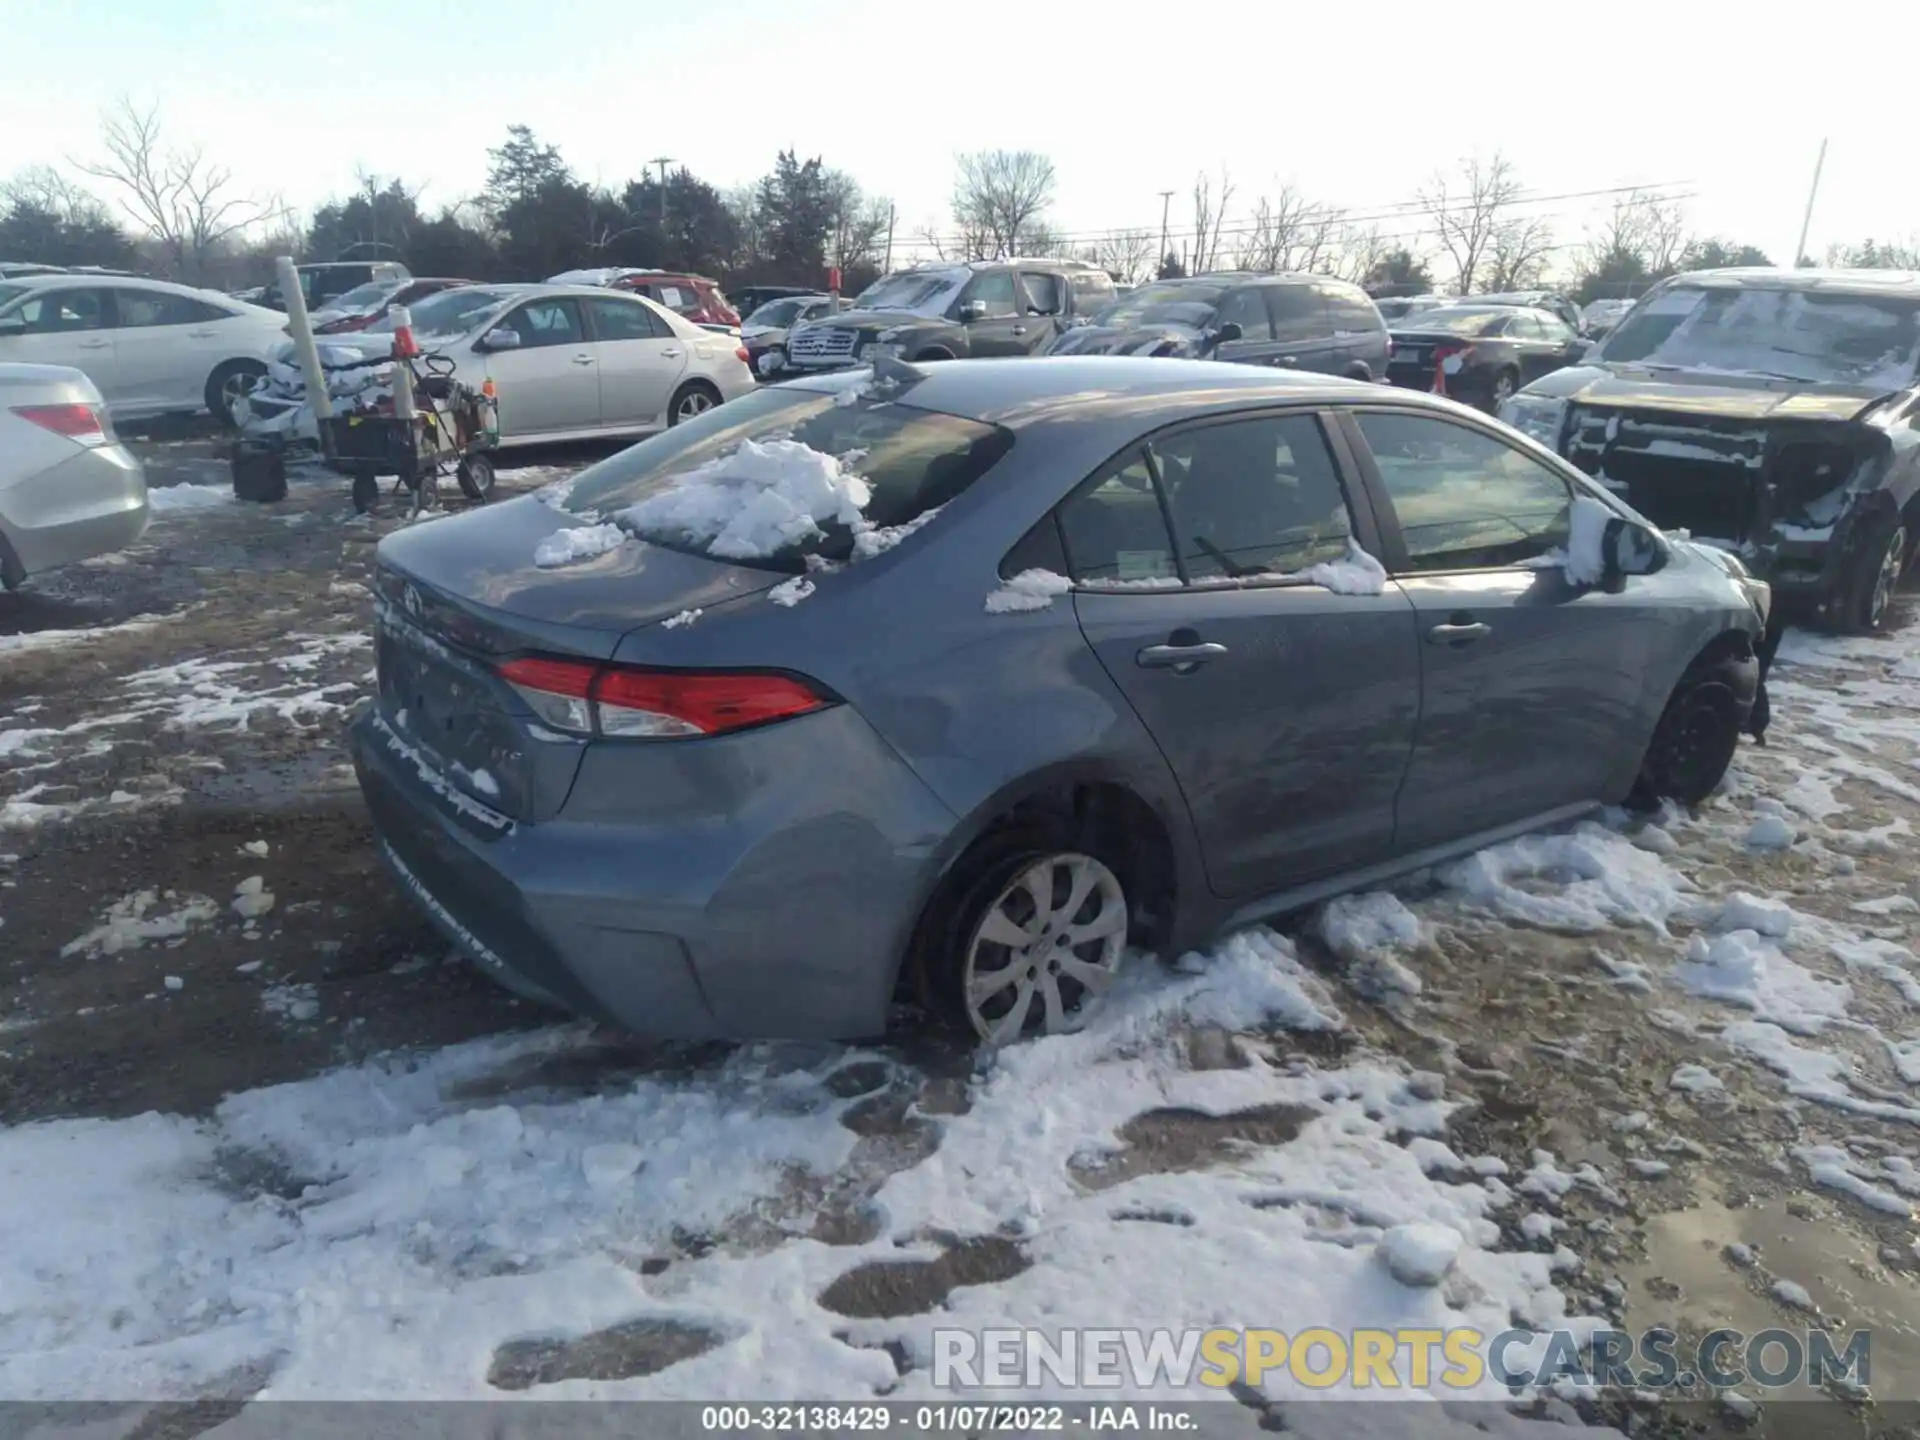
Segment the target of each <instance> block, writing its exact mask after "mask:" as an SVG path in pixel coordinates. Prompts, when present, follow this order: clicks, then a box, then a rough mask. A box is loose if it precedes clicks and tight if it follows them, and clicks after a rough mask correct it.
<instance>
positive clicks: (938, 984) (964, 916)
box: [913, 825, 1134, 1044]
mask: <svg viewBox="0 0 1920 1440" xmlns="http://www.w3.org/2000/svg"><path fill="white" fill-rule="evenodd" d="M1110 849H1111V847H1108V846H1103V845H1101V844H1100V843H1099V841H1098V840H1097V839H1096V838H1094V837H1091V836H1086V835H1076V834H1073V833H1071V830H1070V827H1065V826H1062V827H1057V828H1056V827H1053V826H1041V825H1023V826H1017V827H1013V826H1010V827H1007V828H1004V829H1000V830H996V831H989V832H988V833H987V834H986V835H985V836H983V837H982V838H981V839H979V840H978V841H976V842H975V843H974V845H973V847H972V849H970V850H969V851H968V852H967V854H966V855H965V856H963V857H962V859H961V861H960V863H959V864H958V865H956V866H955V867H954V870H953V872H952V874H951V875H950V876H949V877H948V881H947V883H946V884H945V885H943V886H942V887H941V893H940V894H938V895H937V896H936V897H935V899H934V901H933V902H932V903H931V904H929V906H928V907H927V913H926V915H924V916H923V917H922V920H921V925H920V928H919V931H918V935H917V938H916V944H915V953H914V956H913V961H914V969H913V979H914V984H915V990H916V994H917V998H918V999H919V1000H920V1003H921V1004H922V1005H923V1006H924V1007H925V1008H926V1009H927V1010H928V1011H930V1012H931V1013H932V1014H934V1015H935V1016H936V1017H938V1018H939V1019H940V1020H941V1021H942V1022H944V1023H946V1024H948V1025H951V1026H953V1027H954V1028H956V1029H958V1030H960V1031H962V1032H963V1033H966V1034H968V1035H970V1036H971V1037H972V1038H974V1039H975V1040H988V1039H989V1037H988V1035H987V1033H986V1029H985V1028H984V1027H985V1025H986V1024H987V1023H988V1020H990V1019H991V1018H993V1017H988V1019H981V1018H977V1017H976V1015H975V1013H974V1009H973V1007H972V1006H970V1005H969V1003H968V997H967V978H968V960H969V955H970V953H971V952H972V951H973V950H974V948H975V939H976V932H977V931H978V930H979V929H980V928H981V926H982V925H983V923H984V922H985V921H986V920H987V918H988V912H989V910H990V908H991V907H993V905H994V903H995V902H996V901H997V900H999V899H1000V898H1001V897H1002V894H1003V892H1004V891H1006V889H1007V887H1008V886H1009V885H1011V884H1012V883H1013V881H1014V880H1016V879H1017V878H1018V877H1019V876H1020V874H1021V873H1022V872H1023V871H1025V870H1026V869H1028V868H1029V867H1031V866H1033V865H1035V864H1037V863H1040V862H1042V861H1046V860H1049V859H1052V860H1056V861H1060V862H1066V861H1068V860H1069V859H1081V858H1083V859H1086V860H1090V861H1092V862H1093V863H1094V864H1095V865H1096V866H1098V867H1101V868H1104V869H1105V870H1107V872H1108V873H1109V875H1110V877H1111V878H1112V879H1113V880H1114V881H1115V882H1116V884H1117V893H1118V898H1119V904H1120V908H1121V909H1122V910H1124V911H1125V912H1126V914H1127V921H1126V923H1125V925H1124V926H1123V928H1122V929H1121V931H1120V932H1119V939H1120V948H1121V949H1122V950H1124V947H1125V944H1126V941H1127V938H1128V936H1129V934H1130V933H1131V931H1132V930H1133V928H1134V925H1133V918H1134V917H1133V915H1132V906H1133V898H1132V895H1131V893H1130V891H1129V889H1128V886H1127V882H1126V880H1125V879H1124V878H1122V877H1123V875H1124V872H1123V871H1122V869H1121V866H1120V864H1119V861H1118V859H1117V858H1116V857H1114V856H1113V855H1112V854H1110V853H1108V852H1109V851H1110ZM1081 958H1083V959H1085V958H1086V955H1085V953H1084V952H1083V953H1082V957H1081ZM1008 959H1009V962H1010V965H1011V966H1013V967H1016V968H1017V965H1018V963H1019V957H1017V956H1013V955H1011V954H1010V955H1009V956H1008ZM1116 961H1117V957H1116ZM1056 983H1061V984H1062V989H1063V992H1070V993H1064V995H1063V998H1064V999H1065V1000H1066V1001H1067V1002H1068V1004H1069V1005H1070V1006H1071V1008H1070V1009H1068V1010H1067V1011H1066V1019H1067V1022H1068V1024H1067V1026H1066V1027H1063V1028H1070V1027H1071V1026H1072V1025H1077V1024H1078V1022H1079V1021H1081V1020H1082V1019H1084V1018H1085V1016H1086V1015H1087V1013H1088V1012H1089V1011H1090V1009H1091V1004H1090V1003H1089V1002H1090V1001H1091V1000H1092V999H1093V998H1094V997H1093V996H1092V995H1091V994H1090V993H1089V992H1087V991H1086V989H1085V988H1084V987H1082V986H1080V985H1079V984H1078V983H1077V982H1073V981H1071V980H1065V981H1063V982H1056ZM999 998H1000V997H999V996H996V997H995V999H996V1000H997V999H999ZM1009 1003H1011V1002H1009ZM1045 1029H1046V1016H1045V1011H1044V1008H1043V1006H1042V1004H1041V1003H1040V1002H1039V1001H1038V1000H1037V999H1036V1001H1035V1003H1033V1005H1032V1006H1031V1008H1030V1009H1029V1010H1028V1012H1027V1015H1026V1024H1025V1026H1024V1028H1023V1029H1022V1031H1021V1034H1020V1036H1018V1037H1016V1038H1026V1037H1028V1036H1031V1035H1035V1034H1042V1033H1045ZM990 1043H998V1044H1007V1043H1011V1041H1010V1040H1009V1039H1008V1038H1006V1037H1002V1038H1000V1039H998V1040H994V1041H991V1042H990Z"/></svg>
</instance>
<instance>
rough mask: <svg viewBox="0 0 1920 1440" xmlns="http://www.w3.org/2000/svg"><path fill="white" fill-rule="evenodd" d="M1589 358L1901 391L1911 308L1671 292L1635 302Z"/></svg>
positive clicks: (1915, 362) (1829, 296) (1766, 292)
mask: <svg viewBox="0 0 1920 1440" xmlns="http://www.w3.org/2000/svg"><path fill="white" fill-rule="evenodd" d="M1598 358H1599V359H1602V360H1610V361H1616V362H1626V363H1639V364H1646V365H1669V366H1673V367H1674V368H1676V369H1683V370H1729V371H1736V372H1740V373H1744V374H1750V375H1771V376H1774V377H1777V378H1779V379H1784V380H1800V381H1804V382H1806V383H1808V384H1816V385H1819V384H1825V385H1859V386H1864V387H1867V388H1869V389H1874V390H1902V389H1905V388H1906V387H1907V386H1909V385H1912V384H1914V383H1915V380H1916V378H1917V377H1920V300H1916V299H1914V298H1912V297H1907V296H1892V295H1837V294H1833V293H1830V292H1827V293H1822V292H1816V291H1806V290H1784V289H1782V290H1772V289H1763V288H1759V287H1744V288H1740V289H1718V288H1714V289H1708V288H1705V287H1699V286H1690V285H1683V286H1677V287H1675V288H1674V289H1672V290H1668V291H1665V292H1664V293H1662V294H1659V295H1656V296H1654V297H1653V298H1652V299H1651V300H1644V301H1642V302H1641V303H1640V306H1639V308H1637V309H1636V310H1634V312H1633V313H1632V314H1631V315H1629V316H1628V317H1627V318H1626V319H1625V320H1623V321H1621V322H1620V325H1619V327H1618V328H1617V329H1615V330H1614V331H1613V332H1612V333H1611V334H1610V335H1608V336H1607V338H1606V340H1605V342H1604V343H1603V344H1602V345H1601V347H1600V352H1599V356H1598Z"/></svg>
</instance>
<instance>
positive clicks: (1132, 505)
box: [1059, 449, 1180, 583]
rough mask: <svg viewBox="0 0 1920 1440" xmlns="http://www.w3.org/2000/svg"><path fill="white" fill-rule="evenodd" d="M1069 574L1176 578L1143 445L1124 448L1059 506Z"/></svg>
mask: <svg viewBox="0 0 1920 1440" xmlns="http://www.w3.org/2000/svg"><path fill="white" fill-rule="evenodd" d="M1059 513H1060V530H1061V533H1062V534H1063V535H1064V536H1065V538H1066V545H1067V563H1068V564H1069V565H1070V566H1071V567H1072V568H1071V570H1070V571H1069V572H1068V573H1069V574H1070V575H1071V576H1072V577H1073V578H1074V579H1075V580H1091V581H1094V582H1096V583H1098V582H1101V581H1106V582H1108V583H1111V582H1114V581H1122V582H1124V581H1140V580H1172V581H1175V582H1177V581H1178V580H1179V576H1180V572H1179V569H1178V568H1177V567H1176V566H1175V564H1174V560H1173V540H1172V537H1171V536H1169V535H1168V533H1167V521H1166V516H1165V515H1164V514H1163V513H1162V511H1161V509H1160V495H1159V492H1158V491H1157V490H1156V489H1155V488H1154V483H1153V470H1152V469H1151V467H1149V465H1148V464H1147V456H1146V451H1145V450H1142V449H1134V450H1129V451H1127V452H1126V453H1125V454H1123V455H1122V456H1121V457H1120V458H1119V459H1118V460H1115V461H1114V462H1112V463H1111V464H1110V465H1108V466H1107V468H1106V469H1105V470H1104V471H1102V472H1101V473H1100V474H1098V475H1095V476H1094V477H1093V478H1092V479H1091V480H1089V481H1088V482H1087V483H1086V484H1084V485H1082V486H1081V487H1080V488H1079V489H1078V490H1076V491H1075V492H1074V493H1073V494H1072V495H1071V496H1069V497H1068V498H1067V499H1066V501H1065V502H1064V503H1063V504H1062V505H1061V506H1060V512H1059Z"/></svg>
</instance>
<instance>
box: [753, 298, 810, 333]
mask: <svg viewBox="0 0 1920 1440" xmlns="http://www.w3.org/2000/svg"><path fill="white" fill-rule="evenodd" d="M806 303H807V302H806V301H804V300H769V301H768V302H767V303H766V304H764V305H762V306H761V307H760V308H759V309H758V310H756V311H754V312H753V313H752V314H751V315H749V316H747V324H749V325H764V326H766V327H767V328H768V329H770V330H783V329H785V328H786V327H787V326H789V325H791V324H793V320H794V317H795V316H796V315H798V314H799V313H800V307H801V306H803V305H805V304H806Z"/></svg>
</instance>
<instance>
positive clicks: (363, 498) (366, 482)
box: [353, 470, 380, 515]
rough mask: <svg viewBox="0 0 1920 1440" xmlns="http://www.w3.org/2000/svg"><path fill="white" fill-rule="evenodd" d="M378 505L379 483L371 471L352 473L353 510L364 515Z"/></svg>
mask: <svg viewBox="0 0 1920 1440" xmlns="http://www.w3.org/2000/svg"><path fill="white" fill-rule="evenodd" d="M379 503H380V481H379V478H378V477H377V476H375V475H374V473H373V472H372V471H371V470H356V471H354V472H353V508H354V509H355V510H357V511H358V512H359V513H360V514H362V515H365V514H367V513H368V512H369V511H371V510H372V509H373V507H374V506H376V505H378V504H379Z"/></svg>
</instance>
